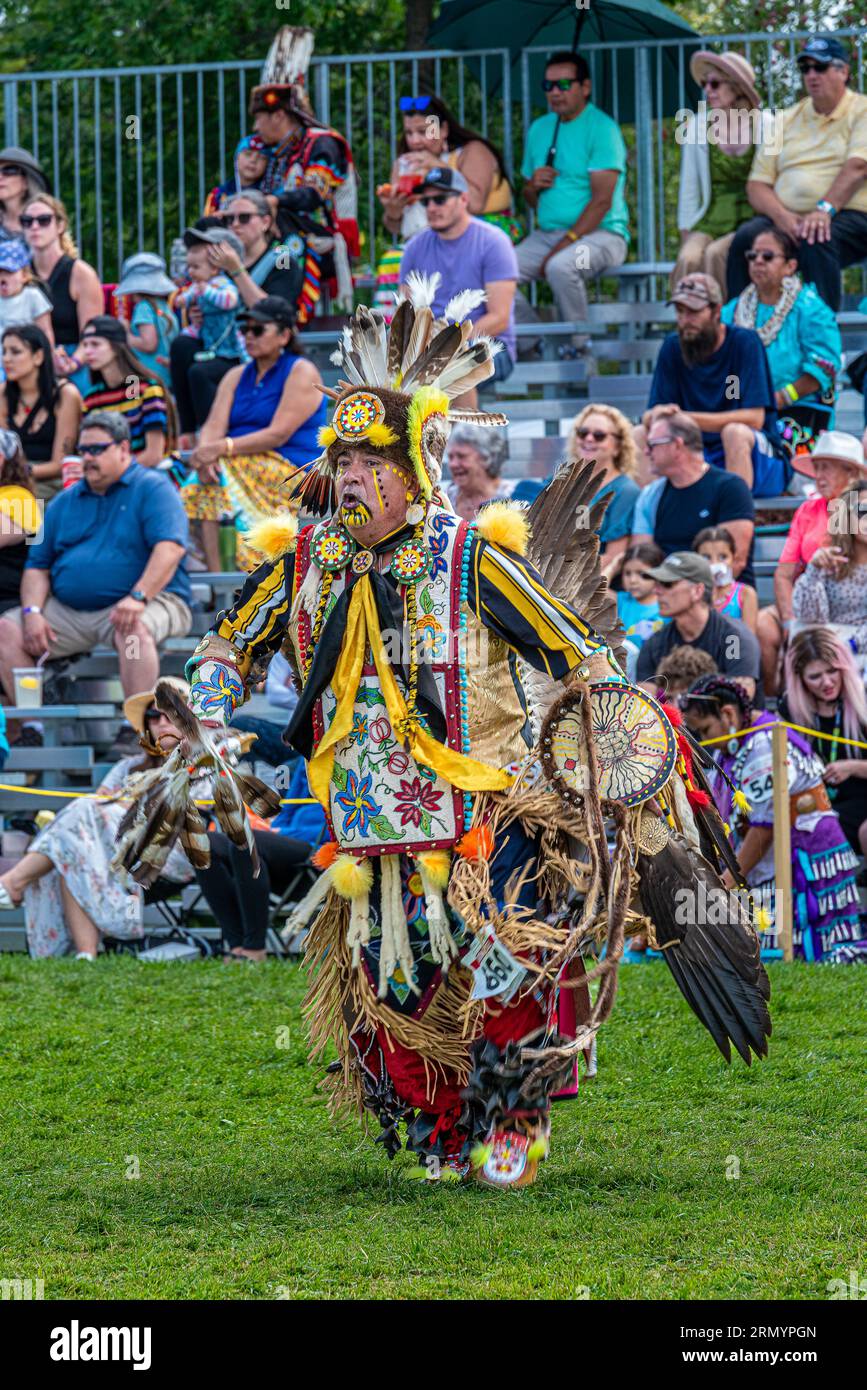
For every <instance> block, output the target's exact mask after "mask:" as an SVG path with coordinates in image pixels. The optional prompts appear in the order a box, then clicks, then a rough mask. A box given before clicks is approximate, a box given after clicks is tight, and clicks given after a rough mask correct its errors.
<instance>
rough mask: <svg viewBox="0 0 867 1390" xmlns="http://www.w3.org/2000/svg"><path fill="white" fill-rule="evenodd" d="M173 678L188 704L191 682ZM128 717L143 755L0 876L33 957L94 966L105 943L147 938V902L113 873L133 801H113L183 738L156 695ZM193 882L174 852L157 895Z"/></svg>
mask: <svg viewBox="0 0 867 1390" xmlns="http://www.w3.org/2000/svg"><path fill="white" fill-rule="evenodd" d="M167 679H168V680H169V682H170V684H171V685H172V686H174V688H175V689H176V690H177V691H178V693H179V695H180V696H181V697H182V698H183V699H186V698H187V696H188V694H189V686H188V685H187V683H186V681H183V680H179V679H177V678H175V677H168V678H167ZM123 712H124V714H125V716H126V718H127V719H128V720H129V722H130V724H131V725H132V726H133V728H134V729H135V731H136V733H137V734H138V735H139V742H140V744H141V748H142V750H143V752H139V750H137V749H133V751H132V752H131V754H130V755H129V756H127V757H125V758H122V759H121V760H120V762H117V763H115V764H114V765H113V766H112V767H111V768H110V769H109V771H108V773H107V774H106V776H105V777H104V778H103V780H102V782H101V783H100V784H99V787H98V788H97V789H96V794H95V795H93V796H87V795H82V796H80V797H78V798H77V799H76V800H74V801H68V800H64V801H59V802H58V803H57V805H58V806H59V807H60V809H59V811H58V813H57V815H56V816H55V817H54V819H53V820H52V821H51V823H50V824H49V825H47V826H45V828H44V829H42V830H41V831H40V832H39V834H38V835H37V836H36V838H35V839H34V840H33V841H32V842H31V844H30V848H29V849H28V851H27V853H26V854H25V855H24V856H23V857H22V858H21V859H19V860H18V861H17V863H16V864H15V865H14V866H13V868H11V869H10V870H9V871H8V872H7V873H5V874H3V875H2V877H0V910H3V909H13V908H16V907H18V906H19V905H20V904H23V907H24V918H25V925H26V930H27V949H28V951H29V952H30V954H31V956H34V957H36V956H63V955H67V954H68V953H69V952H73V953H75V955H76V958H77V959H79V960H90V961H92V960H95V959H96V956H97V954H98V952H99V948H100V945H101V943H102V939H103V937H104V936H110V937H112V938H117V939H119V940H122V941H135V940H140V939H141V937H142V936H143V935H144V922H143V909H144V902H145V898H144V895H143V894H142V891H141V889H140V888H138V887H137V886H136V885H135V884H127V883H125V882H123V881H122V880H121V878H120V877H119V875H118V874H117V872H116V871H115V869H114V868H113V866H112V860H113V858H114V854H115V851H116V849H117V843H116V841H117V832H118V828H119V826H120V822H121V820H122V819H123V817H124V815H125V814H126V811H127V809H128V807H129V802H128V801H126V800H120V799H119V800H112V799H109V798H112V797H115V796H117V794H118V793H119V792H121V791H122V789H123V788H124V787H125V786H126V784H127V783H128V782H129V781H130V779H131V778H132V777H134V775H135V774H136V773H141V772H148V771H150V770H152V769H153V768H155V767H158V766H159V765H160V763H161V762H162V761H163V759H164V758H166V756H167V755H168V754H169V753H171V752H172V751H173V749H174V748H175V747H177V744H178V741H179V739H180V732H179V730H178V729H177V728H175V726H174V725H173V724H172V722H171V720H170V719H168V718H167V717H166V716H165V715H164V714H162V713H161V712H160V711H159V710H157V709H156V707H155V705H154V692H153V690H145V691H142V692H141V693H140V694H138V695H131V696H130V697H129V699H128V700H126V701H125V703H124V707H123ZM192 879H193V869H192V866H191V865H190V863H189V861H188V860H187V858H186V855H185V854H184V852H183V850H182V849H181V848H180V847H179V846H175V847H174V848H173V849H172V851H171V853H170V854H169V857H168V859H167V860H166V863H165V865H164V867H163V870H162V873H161V875H160V878H159V879H158V880H157V883H156V885H155V889H156V893H157V895H159V893H160V891H161V889H162V888H163V887H164V880H167V881H168V882H169V884H171V885H172V886H174V885H182V884H186V883H190V882H192Z"/></svg>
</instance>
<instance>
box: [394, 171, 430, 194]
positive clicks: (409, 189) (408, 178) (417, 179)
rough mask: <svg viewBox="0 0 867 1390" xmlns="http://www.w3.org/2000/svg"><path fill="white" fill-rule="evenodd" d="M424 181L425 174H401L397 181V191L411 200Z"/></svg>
mask: <svg viewBox="0 0 867 1390" xmlns="http://www.w3.org/2000/svg"><path fill="white" fill-rule="evenodd" d="M423 181H424V174H401V175H400V177H399V178H398V180H397V191H398V193H399V194H400V195H401V197H403V198H411V197H412V195H413V194H414V193H415V190H416V189H417V188H418V186H419V184H420V183H422V182H423Z"/></svg>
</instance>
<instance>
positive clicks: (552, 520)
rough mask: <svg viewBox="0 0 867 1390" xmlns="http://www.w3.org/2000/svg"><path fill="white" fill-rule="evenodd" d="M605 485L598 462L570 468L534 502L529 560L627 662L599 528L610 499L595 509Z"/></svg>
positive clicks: (561, 472)
mask: <svg viewBox="0 0 867 1390" xmlns="http://www.w3.org/2000/svg"><path fill="white" fill-rule="evenodd" d="M603 481H604V475H603V474H602V472H601V470H597V466H596V464H595V463H585V462H583V460H582V461H578V462H577V463H571V464H566V465H565V466H564V467H563V468H561V469H560V471H559V472H558V473H557V474H556V475H555V476H554V478H552V480H551V482H550V483H549V484H548V486H547V487H546V488H545V489H544V491H543V492H541V493H540V494H539V496H538V497H537V498H536V499H535V501H534V502H533V505H532V507H531V508H530V510H529V513H528V516H527V520H528V522H529V526H530V549H529V558H530V560H531V562H532V563H533V564H534V565H535V566H536V568H537V569H538V571H539V573H540V574H541V576H542V578H543V580H544V581H545V584H546V585H547V587H548V588H549V589H550V590H551V591H552V592H553V593H555V594H556V595H557V596H558V598H561V599H563V600H564V601H565V602H566V603H568V604H570V605H571V606H572V607H573V608H574V609H575V610H576V612H577V613H579V614H580V615H581V617H582V618H583V619H584V620H585V622H588V623H590V624H591V625H592V626H593V627H594V628H595V629H596V631H597V632H598V633H599V635H600V636H601V637H602V638H603V639H604V641H605V642H607V643H608V645H609V647H610V648H611V650H612V651H613V652H614V654H615V656H616V657H617V659H618V660H619V661H622V660H623V659H624V656H625V653H624V651H623V646H622V641H623V635H624V634H623V628H622V626H621V624H620V622H619V619H618V617H617V600H616V598H615V596H614V594H612V593H611V591H610V590H609V588H608V581H607V579H605V578H604V577H603V575H602V572H601V567H600V564H599V538H598V528H599V524H600V522H601V520H602V517H603V516H604V514H605V508H606V507H607V505H608V498H603V499H602V501H601V502H599V503H596V504H595V505H594V504H593V498H594V497H595V495H596V493H597V492H598V491H599V489H600V487H601V486H602V483H603Z"/></svg>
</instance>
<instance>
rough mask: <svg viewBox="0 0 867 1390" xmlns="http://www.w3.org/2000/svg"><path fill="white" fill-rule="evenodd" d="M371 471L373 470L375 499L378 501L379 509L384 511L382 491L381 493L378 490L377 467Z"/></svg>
mask: <svg viewBox="0 0 867 1390" xmlns="http://www.w3.org/2000/svg"><path fill="white" fill-rule="evenodd" d="M372 472H373V489H374V492H375V493H376V500H377V502H378V503H379V510H380V512H384V511H385V503H384V502H383V500H382V493H381V492H380V490H379V471H378V469H376V468H374V469H373V470H372Z"/></svg>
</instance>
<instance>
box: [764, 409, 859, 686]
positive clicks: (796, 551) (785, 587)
mask: <svg viewBox="0 0 867 1390" xmlns="http://www.w3.org/2000/svg"><path fill="white" fill-rule="evenodd" d="M798 464H799V470H800V471H801V472H803V473H805V474H807V475H808V476H809V477H811V478H813V479H814V481H815V483H816V491H815V495H814V496H812V497H808V498H807V500H806V501H805V502H802V503H801V505H800V507H798V509H797V511H796V512H795V513H794V514H793V516H792V519H791V521H790V523H789V534H788V536H787V537H786V543H785V545H784V546H783V549H782V552H781V554H780V558H779V561H778V562H777V568H776V571H775V573H774V602H773V603H772V604H770V605H769V606H768V607H766V608H762V609H760V611H759V621H758V628H757V633H758V638H759V644H760V646H761V654H762V685H763V687H764V691H765V694H766V695H776V693H777V691H778V690H779V685H780V659H781V655H782V654H783V648H784V646H785V644H786V642H787V641H788V637H789V633H790V631H791V628H792V622H793V606H792V597H793V593H794V588H795V581H796V580H797V579H798V578H799V577H800V576H801V575H802V574H803V573H804V571H805V570H806V568H807V565H808V564H810V563H811V561H812V562H814V563H816V564H818V565H819V566H820V567H821V566H823V565H829V564H830V565H833V564H834V561H833V559H832V551H831V547H832V546H834V545H836V538H835V536H834V535H833V534H831V532H830V519H831V517H832V516H833V512H832V510H831V509H832V507H833V506H834V503H835V502H837V499H838V498H840V497H842V495H843V493H844V492H847V491H848V490H849V488H851V487H852V486H853V484H854V483H856V482H859V481H860V480H862V479H864V480H867V463H865V460H864V449H863V446H862V444H861V441H860V440H859V439H856V437H855V435H854V434H846V433H845V432H844V431H843V430H825V431H824V433H822V434H820V435H819V438H818V439H817V440H816V446H815V448H814V449H813V452H812V454H804V455H803V456H801V457H799V459H798Z"/></svg>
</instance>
